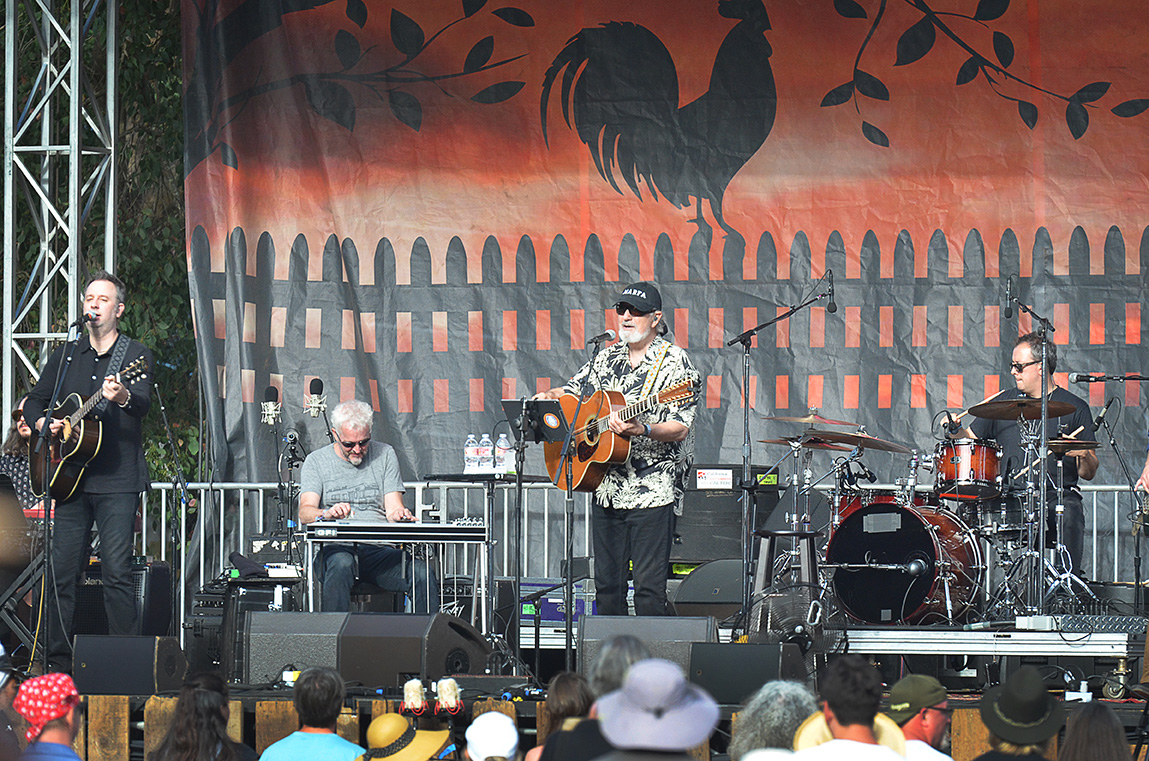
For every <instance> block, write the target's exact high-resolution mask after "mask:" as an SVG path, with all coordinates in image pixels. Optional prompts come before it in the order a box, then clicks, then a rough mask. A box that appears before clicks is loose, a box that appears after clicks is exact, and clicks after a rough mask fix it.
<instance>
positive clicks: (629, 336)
mask: <svg viewBox="0 0 1149 761" xmlns="http://www.w3.org/2000/svg"><path fill="white" fill-rule="evenodd" d="M651 330H654V328H651V329H650V330H646V331H643V332H642V333H640V334H638V335H635V333H634V332H633V331H631V330H619V331H618V340H620V341H622V342H623V343H624V344H627V345H630V344H640V343H642V342H643V341H645V340H646V338H647V336H649V335H650V331H651Z"/></svg>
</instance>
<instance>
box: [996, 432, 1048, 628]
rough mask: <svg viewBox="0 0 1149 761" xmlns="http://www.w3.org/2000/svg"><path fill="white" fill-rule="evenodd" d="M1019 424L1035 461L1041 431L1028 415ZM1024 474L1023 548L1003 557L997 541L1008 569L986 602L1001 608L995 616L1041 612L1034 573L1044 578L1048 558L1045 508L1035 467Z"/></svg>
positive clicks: (1029, 458) (1028, 457)
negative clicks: (1044, 550)
mask: <svg viewBox="0 0 1149 761" xmlns="http://www.w3.org/2000/svg"><path fill="white" fill-rule="evenodd" d="M1017 427H1018V432H1019V433H1020V435H1021V442H1022V444H1023V445H1024V451H1025V454H1026V458H1025V461H1026V462H1031V463H1032V462H1035V461H1036V460H1037V459H1038V453H1039V452H1040V451H1042V449H1044V447H1042V448H1039V447H1038V441H1039V435H1038V433H1037V431H1036V430H1034V429H1035V426H1033V425H1032V424H1031V423H1030V421H1028V420H1026V419H1025V418H1018V421H1017ZM1025 474H1026V476H1025V496H1024V505H1025V508H1024V512H1025V515H1024V518H1023V520H1022V525H1021V529H1020V530H1021V532H1022V535H1023V538H1022V552H1021V554H1020V555H1018V556H1017V557H1009V556H1006V557H1002V555H1003V554H1004V553H1002V552H1001V548H1000V547H998V546H997V545H994V549H995V550H997V551H998V554H999V559H1000V560H1001V561H1002V562H1001V567H1002V570H1003V571H1004V572H1005V573H1004V576H1003V578H1002V580H1001V583H1000V584H998V586H997V590H996V591H995V592H994V594H993V595H991V596H990V601H989V605H988V606H987V612H988V611H993V610H997V611H999V612H998V613H997V614H994V615H992V618H994V619H1004V618H1008V617H1010V615H1022V614H1034V613H1036V612H1038V608H1037V607H1035V606H1034V604H1033V598H1032V591H1033V586H1034V583H1035V582H1034V577H1035V576H1037V577H1041V579H1042V580H1044V576H1045V572H1046V571H1045V563H1047V562H1048V561H1046V559H1045V557H1044V555H1043V554H1042V547H1043V545H1042V542H1044V536H1043V534H1044V528H1045V519H1044V517H1039V516H1042V515H1043V514H1044V511H1043V510H1041V502H1040V501H1039V500H1038V498H1037V493H1038V490H1037V482H1035V481H1034V475H1033V468H1032V467H1031V468H1027V469H1026V471H1025ZM1013 477H1014V478H1016V477H1017V476H1013ZM1039 526H1040V530H1039V528H1038V527H1039ZM1041 583H1042V581H1038V582H1037V584H1038V585H1040V584H1041ZM1007 614H1008V615H1007Z"/></svg>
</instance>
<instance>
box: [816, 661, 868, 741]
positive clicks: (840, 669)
mask: <svg viewBox="0 0 1149 761" xmlns="http://www.w3.org/2000/svg"><path fill="white" fill-rule="evenodd" d="M818 690H819V692H820V693H821V695H820V697H821V699H822V703H823V704H824V706H825V707H826V708H828V709H829V710H830V712H831V713H832V714H833V716H834V719H836V720H837V723H838V724H840V725H841V726H844V727H848V726H851V725H854V724H863V725H865V726H872V725H873V723H874V717H875V716H876V715H877V713H878V704H879V703H880V702H881V700H882V680H881V677H880V676H879V674H878V671H877V669H875V668H874V667H873V666H871V665H870V664H869V662H867V661H866V659H864V658H862V657H861V656H858V655H841V656H838V657H837V658H835V659H834V660H832V661H830V663H829V664H828V665H827V666H826V668H825V669H823V671H822V677H821V679H819V680H818ZM828 718H829V717H827V719H828Z"/></svg>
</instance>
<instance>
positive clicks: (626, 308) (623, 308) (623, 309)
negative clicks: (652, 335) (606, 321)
mask: <svg viewBox="0 0 1149 761" xmlns="http://www.w3.org/2000/svg"><path fill="white" fill-rule="evenodd" d="M614 311H615V314H617V315H618V316H619V317H622V316H623V315H624V314H626V313H627V312H630V314H631V316H632V317H646V316H647V315H648V314H650V312H644V311H642V310H641V309H635V308H634V307H632V306H631V305H630V304H619V305H618V306H616V307H615V308H614Z"/></svg>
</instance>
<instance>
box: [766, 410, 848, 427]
mask: <svg viewBox="0 0 1149 761" xmlns="http://www.w3.org/2000/svg"><path fill="white" fill-rule="evenodd" d="M762 419H763V420H779V421H781V422H783V423H805V424H806V425H845V426H856V425H857V423H848V422H846V421H845V420H831V419H830V418H828V417H822V416H821V415H819V414H817V413H814V412H811V413H810V414H809V415H803V416H802V417H786V416H776V415H763V416H762Z"/></svg>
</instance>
